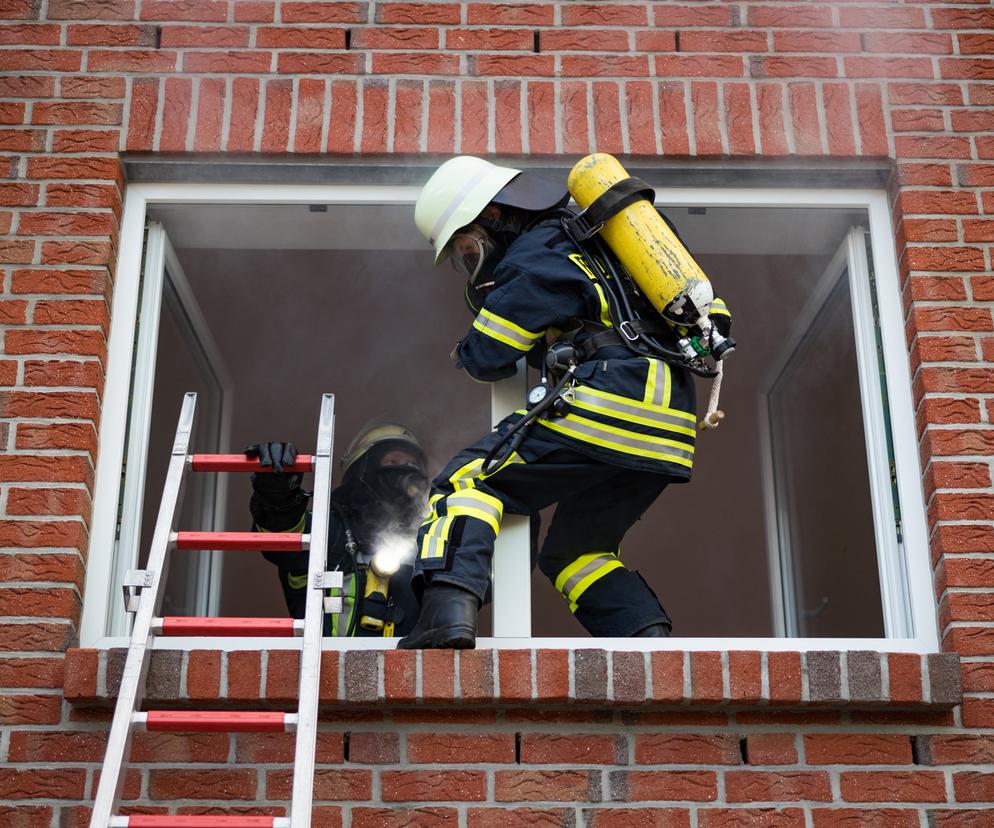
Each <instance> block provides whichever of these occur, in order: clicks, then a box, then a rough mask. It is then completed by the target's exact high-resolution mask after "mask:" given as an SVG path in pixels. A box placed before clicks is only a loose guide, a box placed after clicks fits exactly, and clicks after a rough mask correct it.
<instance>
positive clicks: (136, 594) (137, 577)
mask: <svg viewBox="0 0 994 828" xmlns="http://www.w3.org/2000/svg"><path fill="white" fill-rule="evenodd" d="M154 576H155V572H154V571H153V570H151V569H129V570H128V571H127V572H125V573H124V582H123V583H122V584H121V589H122V590H124V609H125V611H127V612H138V604H139V603H140V601H141V596H142V590H143V589H148V588H149V587H151V586H152V579H153V577H154Z"/></svg>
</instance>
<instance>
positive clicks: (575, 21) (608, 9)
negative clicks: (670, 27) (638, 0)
mask: <svg viewBox="0 0 994 828" xmlns="http://www.w3.org/2000/svg"><path fill="white" fill-rule="evenodd" d="M561 13H562V22H563V24H564V25H566V26H645V25H647V23H648V19H647V11H646V7H645V6H644V5H641V4H634V3H633V4H628V5H618V4H611V5H609V6H600V5H594V4H593V3H570V4H569V5H568V6H564V7H563V8H562V12H561Z"/></svg>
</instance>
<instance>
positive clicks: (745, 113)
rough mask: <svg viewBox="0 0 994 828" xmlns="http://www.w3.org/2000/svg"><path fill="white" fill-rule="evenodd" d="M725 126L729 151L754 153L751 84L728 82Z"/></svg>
mask: <svg viewBox="0 0 994 828" xmlns="http://www.w3.org/2000/svg"><path fill="white" fill-rule="evenodd" d="M724 98H725V128H726V133H727V135H728V151H729V153H730V154H731V155H753V154H755V152H756V142H755V139H754V137H753V129H752V121H753V113H752V99H751V96H750V91H749V85H748V84H745V83H726V84H725V86H724Z"/></svg>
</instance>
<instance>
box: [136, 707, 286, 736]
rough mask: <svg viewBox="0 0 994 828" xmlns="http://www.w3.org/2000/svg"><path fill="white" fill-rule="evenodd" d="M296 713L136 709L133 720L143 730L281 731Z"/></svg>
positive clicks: (178, 731) (183, 731)
mask: <svg viewBox="0 0 994 828" xmlns="http://www.w3.org/2000/svg"><path fill="white" fill-rule="evenodd" d="M296 721H297V717H296V715H294V714H292V713H282V712H279V711H270V710H262V711H254V710H253V711H245V710H149V711H148V712H147V713H136V714H135V723H136V724H138V725H141V724H142V723H144V725H145V729H146V730H157V731H172V732H174V733H282V732H284V731H286V730H288V729H292V727H293V725H294V724H296Z"/></svg>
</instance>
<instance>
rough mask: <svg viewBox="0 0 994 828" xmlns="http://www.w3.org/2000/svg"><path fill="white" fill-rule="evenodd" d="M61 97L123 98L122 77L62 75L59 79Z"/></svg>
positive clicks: (123, 86)
mask: <svg viewBox="0 0 994 828" xmlns="http://www.w3.org/2000/svg"><path fill="white" fill-rule="evenodd" d="M59 87H60V90H61V92H62V97H63V98H123V97H124V93H125V83H124V78H111V77H103V78H102V77H94V76H90V75H87V76H83V77H75V78H72V77H63V78H60V80H59Z"/></svg>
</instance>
